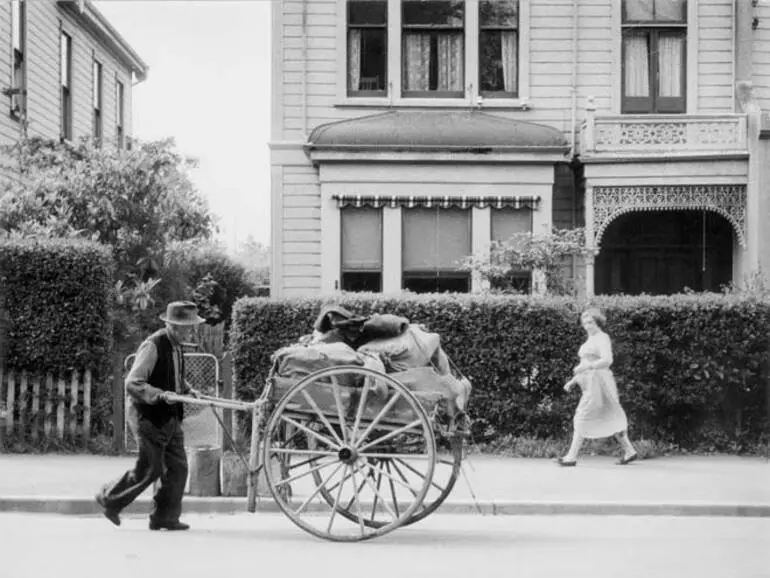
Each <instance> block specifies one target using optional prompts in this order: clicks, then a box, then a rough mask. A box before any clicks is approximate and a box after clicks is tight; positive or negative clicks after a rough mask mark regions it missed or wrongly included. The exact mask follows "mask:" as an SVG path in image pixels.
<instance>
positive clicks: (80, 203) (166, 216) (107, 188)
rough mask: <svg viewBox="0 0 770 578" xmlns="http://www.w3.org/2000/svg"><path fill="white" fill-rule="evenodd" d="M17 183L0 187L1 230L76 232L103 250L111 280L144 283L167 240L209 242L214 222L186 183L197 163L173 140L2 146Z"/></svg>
mask: <svg viewBox="0 0 770 578" xmlns="http://www.w3.org/2000/svg"><path fill="white" fill-rule="evenodd" d="M5 152H6V154H9V155H13V156H15V157H18V158H19V159H21V163H20V164H21V167H22V179H20V180H19V181H8V182H5V183H2V184H0V230H4V231H6V232H9V233H15V234H18V235H26V236H32V235H46V236H59V237H62V236H73V235H81V236H85V237H89V238H91V239H92V240H95V241H99V242H101V243H104V244H106V245H109V246H111V247H112V249H113V255H114V257H115V260H116V263H117V266H118V270H117V275H118V279H117V280H122V281H125V280H126V279H130V278H135V279H137V280H138V281H147V280H149V279H150V278H152V277H154V276H157V274H158V273H159V261H160V259H161V257H162V254H163V252H164V250H165V248H166V247H167V246H168V245H169V244H170V243H171V242H173V241H185V240H189V239H199V238H204V239H207V238H210V237H211V236H212V234H213V232H214V230H215V224H214V218H213V215H212V213H211V212H210V211H209V208H208V207H207V205H206V202H205V200H204V198H203V196H202V195H201V194H200V193H199V192H198V191H197V190H196V188H195V186H194V185H193V183H192V181H191V180H190V178H189V170H190V169H191V168H194V166H195V162H194V161H193V160H191V159H189V158H186V157H184V156H183V155H181V154H180V153H179V152H177V151H176V150H175V145H174V141H173V140H172V139H167V140H163V141H157V142H146V143H137V144H136V146H135V147H133V148H132V149H131V150H116V149H113V148H107V147H105V148H100V147H97V146H94V144H93V143H92V142H90V141H88V140H85V139H84V140H82V141H80V142H79V143H77V144H75V145H71V144H66V143H58V142H55V141H51V140H44V139H40V138H33V139H28V140H23V141H20V142H18V143H16V144H15V145H13V146H11V147H5Z"/></svg>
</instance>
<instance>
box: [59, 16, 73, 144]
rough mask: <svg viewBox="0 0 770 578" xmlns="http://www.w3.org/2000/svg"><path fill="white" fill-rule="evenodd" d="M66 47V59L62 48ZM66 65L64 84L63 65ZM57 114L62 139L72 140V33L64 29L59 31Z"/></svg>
mask: <svg viewBox="0 0 770 578" xmlns="http://www.w3.org/2000/svg"><path fill="white" fill-rule="evenodd" d="M65 47H66V51H67V54H66V60H65V54H64V49H65ZM64 66H66V68H67V71H66V85H65V83H64V82H62V81H63V80H65V73H64V70H63V67H64ZM59 105H60V107H59V116H60V121H61V124H60V127H59V129H60V135H59V138H60V140H62V141H71V140H72V35H71V34H69V33H68V32H66V31H65V30H60V31H59Z"/></svg>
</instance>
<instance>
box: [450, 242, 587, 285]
mask: <svg viewBox="0 0 770 578" xmlns="http://www.w3.org/2000/svg"><path fill="white" fill-rule="evenodd" d="M587 255H588V250H587V249H586V246H585V231H584V230H583V229H582V228H575V229H558V228H554V229H553V230H552V231H551V233H550V234H533V233H516V234H514V235H512V236H511V237H510V238H509V239H507V240H506V241H494V242H492V244H491V245H490V251H489V255H473V256H471V257H468V258H466V259H465V260H464V261H463V263H462V268H463V269H464V270H466V271H474V272H477V273H479V274H480V275H481V277H482V278H483V279H485V280H487V281H489V284H490V286H491V288H492V289H493V290H495V291H499V292H502V293H517V292H518V291H517V290H516V285H517V283H516V280H515V273H517V272H519V271H530V272H534V271H540V272H541V273H542V274H543V275H544V277H545V282H546V286H547V292H548V293H550V294H552V295H568V294H572V293H574V287H572V283H571V280H570V279H569V278H568V275H567V274H566V271H565V264H566V263H567V261H568V259H570V258H572V257H586V256H587Z"/></svg>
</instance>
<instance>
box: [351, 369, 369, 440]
mask: <svg viewBox="0 0 770 578" xmlns="http://www.w3.org/2000/svg"><path fill="white" fill-rule="evenodd" d="M368 394H369V380H368V379H366V380H364V387H363V389H362V390H361V397H360V398H359V400H358V408H357V409H356V419H355V421H354V422H353V439H352V440H351V441H353V442H355V441H356V440H357V439H358V426H359V425H361V417H362V416H363V415H364V407H366V397H367V395H368Z"/></svg>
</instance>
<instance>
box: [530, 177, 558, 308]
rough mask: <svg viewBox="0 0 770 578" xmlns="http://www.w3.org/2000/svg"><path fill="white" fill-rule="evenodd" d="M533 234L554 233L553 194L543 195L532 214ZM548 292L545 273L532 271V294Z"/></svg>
mask: <svg viewBox="0 0 770 578" xmlns="http://www.w3.org/2000/svg"><path fill="white" fill-rule="evenodd" d="M552 174H553V173H552ZM550 185H551V190H553V182H551V183H550ZM532 232H533V233H534V234H535V235H551V234H552V232H553V197H552V193H551V192H549V193H548V194H543V195H541V197H540V204H539V205H538V207H537V210H535V211H533V212H532ZM547 291H548V283H547V282H546V278H545V273H544V272H543V271H542V270H540V269H534V270H533V271H532V293H533V294H534V295H545V293H546V292H547Z"/></svg>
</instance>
